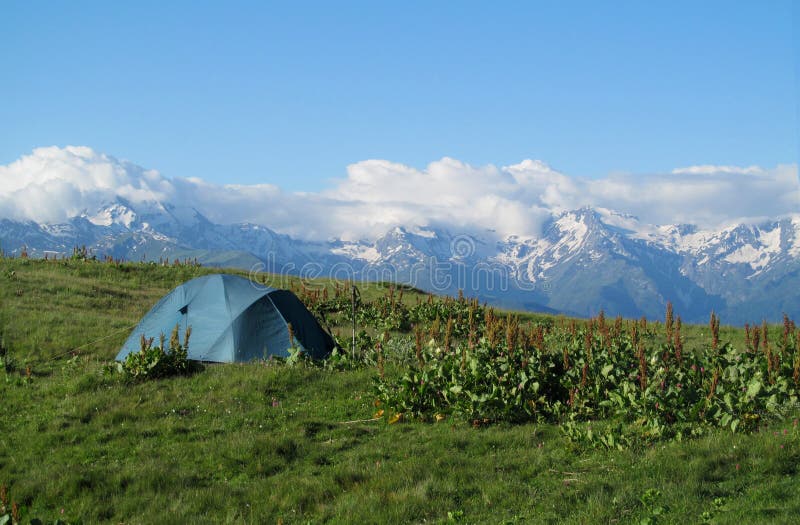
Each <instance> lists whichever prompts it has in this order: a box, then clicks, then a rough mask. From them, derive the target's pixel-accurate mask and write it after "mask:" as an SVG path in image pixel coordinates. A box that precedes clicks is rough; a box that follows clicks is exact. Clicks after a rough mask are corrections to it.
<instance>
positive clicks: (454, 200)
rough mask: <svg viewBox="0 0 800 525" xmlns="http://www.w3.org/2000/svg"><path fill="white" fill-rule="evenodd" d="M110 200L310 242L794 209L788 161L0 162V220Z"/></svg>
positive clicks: (75, 152)
mask: <svg viewBox="0 0 800 525" xmlns="http://www.w3.org/2000/svg"><path fill="white" fill-rule="evenodd" d="M117 197H122V198H125V199H127V200H129V201H131V202H134V203H141V202H148V201H167V202H171V203H173V204H176V205H183V206H193V207H195V208H197V209H198V210H199V211H201V212H202V213H203V214H205V215H206V216H207V217H208V218H209V219H211V220H212V221H215V222H220V223H235V222H255V223H258V224H263V225H265V226H268V227H270V228H273V229H275V230H277V231H280V232H284V233H288V234H290V235H293V236H296V237H302V238H315V239H325V238H331V237H343V238H349V239H353V238H374V237H376V236H378V235H381V234H383V233H385V232H386V231H387V230H388V229H389V228H391V227H392V226H396V225H406V226H422V227H425V226H445V227H448V228H450V229H451V230H453V231H476V232H477V231H485V230H487V229H490V230H494V231H496V232H497V234H498V235H499V236H501V237H504V236H507V235H512V234H515V235H523V236H535V235H538V234H539V232H540V231H541V225H542V224H543V222H544V221H545V220H547V219H548V218H549V217H550V215H551V214H552V213H557V212H561V211H565V210H570V209H575V208H578V207H580V206H585V205H590V206H594V207H602V208H608V209H613V210H618V211H621V212H626V213H630V214H633V215H636V216H638V217H639V218H640V219H641V220H642V221H644V222H648V223H653V224H670V223H696V224H699V225H701V226H715V225H719V224H725V223H731V222H736V221H740V220H748V219H761V218H764V217H775V216H779V215H785V214H789V213H797V212H798V211H800V184H799V183H798V174H797V166H796V165H779V166H777V167H775V168H770V169H767V168H761V167H757V166H750V167H745V168H739V167H735V166H691V167H685V168H679V169H675V170H673V171H672V172H671V173H667V174H650V175H611V176H608V177H605V178H602V179H584V178H577V177H570V176H568V175H566V174H563V173H560V172H558V171H556V170H554V169H552V168H551V167H549V166H548V165H547V164H545V163H544V162H541V161H537V160H523V161H522V162H520V163H519V164H515V165H511V166H503V167H498V166H494V165H487V166H477V167H476V166H471V165H469V164H466V163H464V162H461V161H458V160H456V159H451V158H447V157H445V158H442V159H441V160H438V161H435V162H432V163H430V164H429V165H428V166H427V167H426V168H424V169H417V168H413V167H410V166H406V165H403V164H399V163H395V162H391V161H388V160H365V161H362V162H358V163H355V164H352V165H350V166H348V167H347V175H346V177H344V178H342V179H339V180H336V181H334V183H333V185H332V187H330V188H328V189H324V190H322V191H320V192H317V193H304V194H299V193H287V192H284V191H282V190H281V189H280V188H279V187H277V186H274V185H271V184H259V185H250V186H242V185H235V184H230V185H223V186H220V185H217V184H212V183H209V182H206V181H203V180H201V179H197V178H175V179H169V178H167V177H164V176H163V175H161V174H160V173H159V172H157V171H155V170H149V169H145V168H142V167H139V166H137V165H135V164H133V163H130V162H127V161H121V160H118V159H116V158H114V157H111V156H109V155H104V154H101V153H97V152H95V151H94V150H92V149H91V148H86V147H72V146H68V147H65V148H58V147H48V148H38V149H36V150H34V151H33V152H32V153H31V154H30V155H26V156H24V157H22V158H20V159H19V160H17V161H15V162H12V163H11V164H8V165H6V166H0V217H10V218H14V219H25V220H35V221H38V222H50V223H56V222H61V221H64V220H66V219H68V218H69V217H73V216H75V215H79V214H81V213H83V212H84V211H88V212H89V213H91V212H93V211H94V210H95V209H96V208H97V207H99V206H101V205H103V204H107V203H109V202H112V201H113V200H114V199H115V198H117Z"/></svg>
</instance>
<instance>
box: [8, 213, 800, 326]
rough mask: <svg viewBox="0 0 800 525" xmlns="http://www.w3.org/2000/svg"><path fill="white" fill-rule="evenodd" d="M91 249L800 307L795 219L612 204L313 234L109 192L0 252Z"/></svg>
mask: <svg viewBox="0 0 800 525" xmlns="http://www.w3.org/2000/svg"><path fill="white" fill-rule="evenodd" d="M82 245H86V246H87V247H89V248H90V249H91V250H93V251H94V252H95V253H96V254H98V255H111V256H113V257H116V258H124V259H126V260H133V261H138V260H158V259H159V258H170V259H172V258H184V257H196V258H197V259H198V260H199V261H201V262H202V263H204V264H209V265H218V266H237V267H243V268H248V269H251V268H252V269H255V270H266V271H273V272H282V273H292V274H300V275H304V276H308V277H317V276H331V277H334V278H356V279H363V280H372V281H374V280H396V281H399V282H405V283H410V284H413V285H415V286H418V287H420V288H422V289H426V290H431V291H438V292H443V293H456V292H457V291H458V290H459V289H463V290H464V292H465V293H466V294H468V295H475V296H478V297H480V298H482V299H484V300H487V301H489V302H492V303H495V304H500V305H504V306H510V307H517V308H526V309H530V310H537V311H562V312H566V313H570V314H578V315H591V314H595V313H597V312H599V310H601V309H603V310H604V311H605V312H606V314H607V315H617V314H620V315H624V316H628V317H638V316H641V315H645V316H647V317H648V318H660V317H661V316H662V315H663V312H664V306H665V304H666V302H667V301H671V302H672V303H673V304H674V305H675V309H676V311H677V312H678V313H679V314H681V315H682V316H683V318H684V319H685V320H687V321H693V322H704V321H705V320H706V319H707V318H708V314H709V312H710V310H711V309H714V310H716V311H717V312H718V313H720V314H721V315H722V318H723V320H724V321H725V322H730V323H744V322H746V321H751V322H752V321H759V320H760V319H761V318H762V317H764V318H767V319H770V320H777V319H778V318H780V316H781V315H782V313H784V312H786V313H787V314H789V315H794V316H795V317H797V316H798V314H800V297H798V295H797V293H796V290H797V289H800V286H799V285H800V215H794V216H790V217H785V218H782V219H779V220H773V221H765V222H764V223H762V224H758V225H744V224H739V225H731V226H729V227H726V228H722V229H719V230H702V229H698V228H697V227H694V226H692V225H664V226H656V225H648V224H643V223H640V222H639V221H638V220H637V219H636V217H633V216H630V215H624V214H620V213H616V212H614V211H611V210H607V209H592V208H581V209H578V210H573V211H568V212H564V213H561V214H559V215H556V216H553V218H552V219H551V220H550V222H549V223H547V224H546V225H545V227H544V230H543V233H542V235H541V236H540V237H538V238H527V237H516V236H512V237H508V238H504V239H500V240H498V239H496V238H495V237H494V236H493V235H492V234H491V232H487V233H486V235H483V236H479V235H478V236H476V235H474V234H472V235H465V234H461V233H455V232H451V231H449V230H447V229H444V228H430V227H427V228H420V227H415V226H408V227H396V228H393V229H391V230H390V231H388V232H386V233H385V234H384V235H383V236H381V237H379V238H378V239H375V240H362V241H343V240H339V239H333V240H329V241H326V242H310V241H304V240H298V239H293V238H291V237H289V236H287V235H283V234H279V233H276V232H275V231H273V230H271V229H270V228H268V227H266V226H263V225H257V224H247V223H245V224H230V225H222V224H216V223H213V222H211V221H210V220H208V219H207V218H206V217H205V216H204V215H203V214H202V213H200V212H199V211H198V210H196V209H194V208H191V207H181V206H176V205H173V204H170V203H162V202H157V201H153V202H145V203H137V204H136V205H132V204H131V203H130V202H128V201H126V200H124V199H121V198H117V199H116V200H114V201H113V202H109V203H107V204H106V205H104V206H101V207H99V208H98V209H93V210H85V211H84V212H83V213H81V214H79V215H77V216H75V217H73V218H71V219H69V220H68V221H66V222H64V223H61V224H39V223H35V222H30V221H14V220H9V219H0V247H2V249H3V250H4V251H5V252H6V253H11V254H14V253H19V251H20V250H21V249H22V248H23V247H25V248H26V249H27V251H28V253H29V254H31V255H33V256H43V255H44V254H45V253H46V252H56V253H62V254H68V253H71V251H72V248H73V247H74V246H82Z"/></svg>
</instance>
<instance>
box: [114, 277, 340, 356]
mask: <svg viewBox="0 0 800 525" xmlns="http://www.w3.org/2000/svg"><path fill="white" fill-rule="evenodd" d="M288 323H291V324H292V331H293V332H294V337H295V345H297V346H299V347H301V348H302V350H303V352H304V353H305V354H307V355H310V356H312V357H315V358H322V357H326V356H327V355H328V354H329V353H330V351H331V350H332V349H333V346H334V343H333V339H331V336H330V335H328V333H327V332H325V331H324V330H323V329H322V327H321V326H320V325H319V323H318V322H317V320H316V318H314V316H313V315H312V314H311V312H309V311H308V309H306V307H305V305H303V303H302V302H300V300H299V299H298V298H297V297H296V296H295V295H294V294H293V293H292V292H289V291H287V290H279V289H276V288H270V287H267V286H263V285H261V284H258V283H255V282H253V281H251V280H249V279H245V278H244V277H239V276H236V275H227V274H214V275H206V276H203V277H198V278H196V279H192V280H191V281H188V282H186V283H183V284H181V285H179V286H178V287H176V288H175V289H174V290H172V291H171V292H169V293H168V294H167V295H165V296H164V297H163V298H162V299H161V300H160V301H159V302H158V303H156V305H155V306H154V307H153V308H152V309H151V310H150V311H149V312H148V313H147V314H146V315H145V316H144V317H143V318H142V320H141V321H140V322H139V324H138V325H137V326H136V328H135V329H134V330H133V332H132V333H131V335H130V336H129V337H128V339H127V340H126V341H125V344H124V345H123V346H122V349H121V350H120V351H119V353H118V354H117V361H122V360H124V359H125V357H126V356H127V355H128V354H129V353H131V352H138V351H139V349H140V342H139V341H140V339H141V336H142V335H144V336H145V337H147V338H150V337H155V338H156V339H158V337H159V336H160V334H162V333H163V334H165V335H166V336H168V337H169V335H170V334H171V333H172V330H173V329H174V328H175V325H176V324H177V325H178V326H179V332H180V336H181V338H183V335H184V333H185V332H186V329H187V328H188V327H189V326H191V327H192V335H191V337H190V338H189V359H193V360H196V361H212V362H220V363H229V362H245V361H252V360H254V359H267V358H268V357H269V356H278V357H287V356H288V355H289V351H288V350H289V347H290V346H291V343H290V341H289V329H288V326H287V324H288Z"/></svg>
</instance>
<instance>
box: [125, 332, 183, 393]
mask: <svg viewBox="0 0 800 525" xmlns="http://www.w3.org/2000/svg"><path fill="white" fill-rule="evenodd" d="M178 330H179V325H175V328H174V329H173V330H172V336H171V337H170V340H169V347H168V348H167V347H166V344H165V343H166V341H165V336H164V334H163V333H162V334H161V338H160V344H159V345H158V346H153V338H152V337H151V338H149V339H148V338H146V337H145V336H144V335H142V338H141V342H140V344H141V349H140V350H139V351H138V352H132V353H130V354H128V355H127V356H126V357H125V361H123V362H122V363H119V364H118V367H117V369H118V371H119V372H121V373H122V374H124V375H125V376H126V377H127V378H129V379H134V380H142V379H157V378H161V377H169V376H174V375H181V374H186V373H188V372H189V371H190V362H189V358H188V351H189V337H190V336H191V333H192V327H191V326H190V327H188V328H187V329H186V333H185V334H184V338H183V344H181V342H180V338H179V336H178Z"/></svg>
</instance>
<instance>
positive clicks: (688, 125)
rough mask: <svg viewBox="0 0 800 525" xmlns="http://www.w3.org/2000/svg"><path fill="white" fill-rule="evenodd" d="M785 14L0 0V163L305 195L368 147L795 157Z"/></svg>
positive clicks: (579, 155) (728, 8) (616, 162)
mask: <svg viewBox="0 0 800 525" xmlns="http://www.w3.org/2000/svg"><path fill="white" fill-rule="evenodd" d="M794 17H795V19H797V14H796V12H795V14H794ZM792 20H793V12H792V3H791V2H788V1H779V0H775V1H769V2H730V1H724V2H676V1H669V2H518V3H517V2H502V3H500V2H419V3H417V2H392V3H389V2H326V3H322V2H320V3H313V2H286V3H280V4H270V3H265V2H252V3H249V2H226V3H222V2H217V3H211V2H177V1H176V2H145V1H141V2H129V3H127V4H126V5H122V4H121V3H114V2H21V1H19V2H17V1H12V2H5V3H3V4H2V7H0V122H2V127H1V128H0V130H2V131H0V165H3V164H8V163H10V162H12V161H14V160H15V159H17V158H19V157H20V156H22V155H25V154H28V153H29V152H30V151H31V150H33V149H34V148H35V147H39V146H49V145H58V146H66V145H70V144H72V145H84V146H89V147H91V148H94V149H95V150H97V151H101V152H105V153H108V154H111V155H114V156H116V157H120V158H125V159H130V160H132V161H134V162H136V163H137V164H140V165H142V166H146V167H148V168H155V169H158V170H159V171H161V173H163V174H164V175H166V176H167V177H200V178H202V179H205V180H207V181H210V182H213V183H216V184H224V183H240V184H255V183H271V184H275V185H277V186H279V187H281V188H283V189H284V190H288V191H310V192H313V191H319V190H320V189H323V188H325V187H327V186H329V185H331V181H332V180H333V179H341V178H343V177H345V176H346V168H347V166H348V165H350V164H352V163H356V162H358V161H363V160H366V159H388V160H391V161H393V162H396V163H402V164H407V165H410V166H414V167H417V168H424V167H425V166H427V165H428V164H429V163H430V162H432V161H436V160H438V159H440V158H442V157H444V156H448V157H453V158H455V159H459V160H460V161H463V162H465V163H469V164H472V165H477V166H482V165H485V164H494V165H497V166H504V165H510V164H516V163H518V162H520V161H521V160H523V159H526V158H531V159H541V160H543V161H545V162H547V163H548V164H549V165H551V166H552V167H553V168H555V169H557V170H559V171H561V172H563V173H567V174H569V175H571V176H575V177H588V178H601V177H604V176H607V175H608V174H609V173H619V172H624V173H634V174H649V173H666V172H669V171H671V170H672V169H673V168H678V167H682V166H689V165H696V164H718V165H740V166H749V165H760V166H765V167H771V166H775V165H777V164H781V163H795V162H797V160H798V83H797V79H796V75H797V63H798V51H799V49H798V47H799V46H798V44H797V35H796V33H795V34H794V37H793V32H792ZM793 38H794V41H793Z"/></svg>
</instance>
